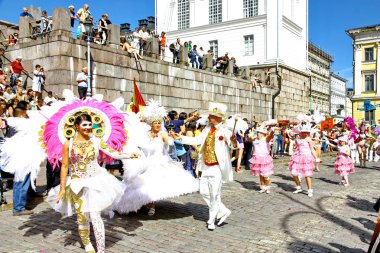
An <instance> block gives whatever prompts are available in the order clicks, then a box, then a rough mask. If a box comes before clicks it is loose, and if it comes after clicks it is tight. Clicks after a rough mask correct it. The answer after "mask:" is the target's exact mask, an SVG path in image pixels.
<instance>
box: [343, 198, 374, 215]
mask: <svg viewBox="0 0 380 253" xmlns="http://www.w3.org/2000/svg"><path fill="white" fill-rule="evenodd" d="M346 197H347V200H349V201H348V204H347V205H348V206H350V207H352V208H355V209H358V210H362V211H370V212H375V210H374V209H373V205H374V204H375V202H376V199H374V201H373V203H372V202H370V201H368V200H366V199H358V198H356V197H353V196H351V195H347V196H346Z"/></svg>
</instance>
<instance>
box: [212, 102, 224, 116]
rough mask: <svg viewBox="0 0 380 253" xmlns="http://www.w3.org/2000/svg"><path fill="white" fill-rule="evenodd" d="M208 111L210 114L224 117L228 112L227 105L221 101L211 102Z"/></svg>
mask: <svg viewBox="0 0 380 253" xmlns="http://www.w3.org/2000/svg"><path fill="white" fill-rule="evenodd" d="M208 113H209V115H213V116H217V117H220V118H224V117H226V113H227V105H226V104H223V103H219V102H209V106H208Z"/></svg>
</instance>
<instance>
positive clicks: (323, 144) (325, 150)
mask: <svg viewBox="0 0 380 253" xmlns="http://www.w3.org/2000/svg"><path fill="white" fill-rule="evenodd" d="M321 146H322V152H323V153H326V152H327V143H326V141H322V144H321Z"/></svg>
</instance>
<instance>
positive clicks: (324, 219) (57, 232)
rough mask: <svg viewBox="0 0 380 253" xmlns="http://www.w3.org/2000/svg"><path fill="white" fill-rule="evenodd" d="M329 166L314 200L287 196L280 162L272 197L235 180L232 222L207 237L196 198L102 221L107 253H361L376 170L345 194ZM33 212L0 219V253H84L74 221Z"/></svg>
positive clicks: (228, 197)
mask: <svg viewBox="0 0 380 253" xmlns="http://www.w3.org/2000/svg"><path fill="white" fill-rule="evenodd" d="M287 159H288V158H287ZM333 162H334V158H332V157H330V158H324V163H323V165H322V166H321V172H318V173H315V175H314V178H313V188H314V191H315V194H314V197H313V198H309V197H307V195H306V194H293V193H292V191H293V190H294V184H293V182H292V179H291V176H290V173H289V171H288V170H287V166H286V161H282V162H281V161H280V162H278V161H276V166H275V175H274V176H272V192H271V194H259V193H258V190H259V185H258V178H256V177H253V176H251V175H250V174H249V172H248V171H244V172H243V173H242V174H235V181H234V182H232V183H229V184H228V185H225V186H224V187H223V197H222V199H223V202H224V203H225V205H226V206H227V207H228V208H230V209H231V210H232V215H231V216H230V217H229V218H228V219H227V220H226V223H225V224H224V225H223V226H221V227H217V228H216V230H215V231H212V232H211V231H208V230H207V229H206V220H207V216H208V210H207V207H206V205H205V203H204V202H203V200H202V198H201V196H200V195H199V194H198V193H196V194H192V195H188V196H183V197H180V198H175V199H170V200H165V201H160V202H158V203H157V208H156V215H155V216H153V217H149V216H148V215H147V211H146V210H141V211H139V212H138V213H133V214H129V215H127V216H120V215H116V216H115V217H114V219H112V220H110V219H108V218H104V220H105V226H106V247H107V252H115V253H116V252H312V253H314V252H316V253H318V252H366V250H367V248H368V244H369V241H370V238H371V233H372V231H373V229H374V223H373V220H375V218H376V213H375V212H374V210H373V208H372V206H373V203H374V202H375V200H376V198H377V197H379V168H378V164H376V163H368V164H367V168H357V173H355V174H354V175H352V176H351V177H350V180H351V185H350V186H349V187H346V188H345V187H344V186H341V185H339V184H338V182H339V178H338V176H336V175H334V169H333ZM43 175H44V174H43V173H41V176H40V180H42V181H43V179H41V178H43V177H44V176H43ZM304 183H305V182H303V184H304ZM304 187H305V186H304ZM8 194H9V193H8ZM34 211H35V214H33V215H31V216H19V217H14V216H12V213H11V211H3V212H0V234H1V241H0V252H14V253H16V252H46V253H48V252H49V253H50V252H84V249H83V248H81V244H80V243H79V237H78V235H77V226H76V223H75V219H74V217H69V218H64V219H61V218H60V215H59V214H58V213H55V212H54V211H53V210H52V209H50V208H49V206H48V204H47V203H46V202H41V203H39V204H38V205H36V207H35V208H34ZM92 242H93V245H95V240H94V237H92Z"/></svg>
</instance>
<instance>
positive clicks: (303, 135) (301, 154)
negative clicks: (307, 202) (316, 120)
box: [289, 124, 320, 198]
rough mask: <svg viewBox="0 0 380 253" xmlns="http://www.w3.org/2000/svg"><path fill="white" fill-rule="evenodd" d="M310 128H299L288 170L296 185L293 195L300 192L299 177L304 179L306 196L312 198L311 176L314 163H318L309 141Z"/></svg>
mask: <svg viewBox="0 0 380 253" xmlns="http://www.w3.org/2000/svg"><path fill="white" fill-rule="evenodd" d="M310 130H311V126H310V125H309V124H304V125H302V126H301V132H300V138H299V139H297V140H296V151H295V153H294V154H293V155H292V157H291V159H290V162H289V170H290V171H291V173H292V176H293V180H294V182H295V183H296V190H295V191H294V192H293V193H300V192H302V187H301V181H300V178H299V177H301V176H304V177H305V178H306V184H307V189H308V191H307V196H309V197H310V198H311V197H313V189H312V188H311V176H312V175H313V171H314V163H315V162H317V163H318V162H320V159H319V158H317V154H316V153H315V150H314V147H313V141H312V140H311V139H310V137H309V134H310Z"/></svg>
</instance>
